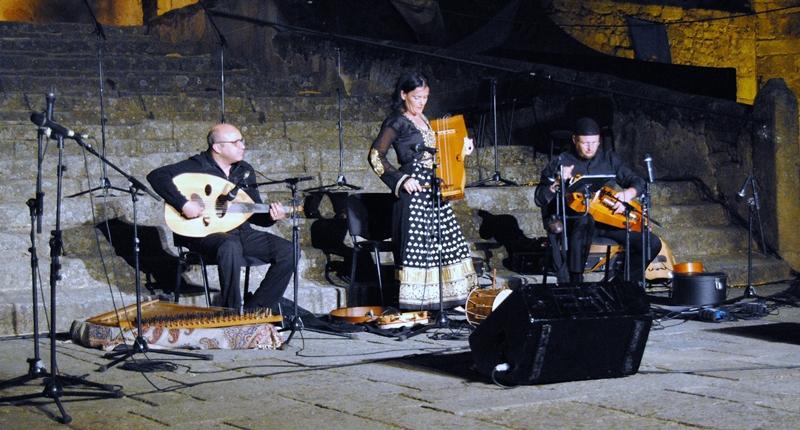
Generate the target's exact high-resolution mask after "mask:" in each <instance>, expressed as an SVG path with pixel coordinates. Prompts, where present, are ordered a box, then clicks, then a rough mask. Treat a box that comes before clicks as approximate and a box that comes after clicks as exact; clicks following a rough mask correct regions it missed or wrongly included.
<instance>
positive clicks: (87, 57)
mask: <svg viewBox="0 0 800 430" xmlns="http://www.w3.org/2000/svg"><path fill="white" fill-rule="evenodd" d="M34 52H35V51H34ZM0 59H2V60H3V61H2V63H0V73H2V74H5V73H9V72H10V73H20V74H22V73H26V72H30V71H40V70H41V71H48V72H49V73H46V74H45V76H46V77H51V76H60V75H61V74H62V73H65V72H66V73H69V72H91V71H95V73H97V67H98V60H97V56H96V53H95V52H92V51H87V52H67V53H63V54H53V53H41V52H36V55H32V53H30V52H24V53H13V52H6V51H2V53H0ZM103 69H104V72H105V71H106V70H107V71H108V73H110V74H115V73H116V74H121V73H126V72H134V73H141V74H144V75H148V74H158V73H160V74H175V73H179V72H191V73H195V72H204V71H212V72H216V73H219V66H218V65H217V66H216V67H215V64H214V58H213V57H212V56H211V55H210V54H206V55H191V56H183V55H170V54H167V55H153V54H148V53H129V54H124V53H123V54H113V53H108V54H106V55H104V56H103ZM109 76H111V75H109Z"/></svg>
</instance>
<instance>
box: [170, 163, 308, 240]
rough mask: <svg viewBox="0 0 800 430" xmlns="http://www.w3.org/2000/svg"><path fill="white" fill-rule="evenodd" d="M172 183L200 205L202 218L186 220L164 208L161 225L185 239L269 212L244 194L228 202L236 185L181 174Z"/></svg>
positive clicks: (299, 208)
mask: <svg viewBox="0 0 800 430" xmlns="http://www.w3.org/2000/svg"><path fill="white" fill-rule="evenodd" d="M172 182H173V183H174V184H175V186H176V187H177V188H178V191H180V192H181V194H183V196H184V197H186V199H188V200H190V201H194V202H198V203H200V205H201V206H202V207H203V212H202V214H201V215H200V216H199V217H197V218H186V217H184V216H183V214H182V213H181V212H180V210H178V209H176V208H173V207H172V206H170V205H168V204H165V205H164V221H166V223H167V227H169V229H170V230H172V231H173V232H174V233H176V234H179V235H181V236H188V237H205V236H208V235H209V234H214V233H225V232H227V231H231V230H233V229H234V228H236V227H238V226H240V225H242V224H244V222H245V221H247V220H248V219H249V218H250V217H251V216H253V214H256V213H266V212H269V204H268V203H255V202H254V201H253V199H251V198H250V196H249V195H247V193H245V192H238V193H236V196H235V197H234V198H233V199H232V200H229V199H228V193H230V192H231V190H233V189H234V188H236V185H234V184H233V183H231V182H229V181H227V180H225V179H223V178H220V177H218V176H214V175H209V174H206V173H182V174H180V175H178V176H175V177H174V178H173V179H172ZM286 209H287V212H288V213H289V214H291V213H292V212H295V211H296V212H302V210H303V207H302V206H288V207H287V208H286Z"/></svg>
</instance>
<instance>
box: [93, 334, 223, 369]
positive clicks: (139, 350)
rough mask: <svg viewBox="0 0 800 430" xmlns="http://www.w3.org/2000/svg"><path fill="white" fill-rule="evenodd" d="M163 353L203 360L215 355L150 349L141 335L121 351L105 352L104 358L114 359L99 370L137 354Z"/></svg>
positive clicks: (108, 367) (210, 358)
mask: <svg viewBox="0 0 800 430" xmlns="http://www.w3.org/2000/svg"><path fill="white" fill-rule="evenodd" d="M146 353H150V354H162V355H174V356H178V357H189V358H199V359H201V360H212V359H214V356H213V355H211V354H200V353H196V352H184V351H167V350H161V349H150V347H149V346H148V345H147V341H146V340H145V339H144V338H143V337H141V336H136V339H134V340H133V345H130V346H129V345H125V348H123V349H122V350H120V351H113V352H109V353H108V354H105V355H104V356H103V357H104V358H109V359H113V360H112V361H111V362H110V363H108V364H104V365H102V366H100V368H99V369H97V370H98V371H99V372H105V371H106V370H108V369H110V368H112V367H114V366H116V365H117V364H119V363H121V362H123V361H125V360H127V359H128V358H131V357H133V356H134V355H136V354H146Z"/></svg>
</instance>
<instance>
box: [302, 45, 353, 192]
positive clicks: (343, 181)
mask: <svg viewBox="0 0 800 430" xmlns="http://www.w3.org/2000/svg"><path fill="white" fill-rule="evenodd" d="M340 51H341V50H340V49H339V48H338V47H337V48H336V71H337V74H338V76H339V77H340V82H339V84H337V85H336V107H337V110H338V112H339V121H338V122H337V123H336V128H337V129H338V130H339V174H338V175H337V176H336V182H335V183H333V184H329V185H322V186H320V187H315V188H308V189H305V190H303V191H306V192H316V191H326V190H329V189H341V188H345V189H351V190H360V189H361V187H359V186H356V185H351V184H348V183H347V178H345V177H344V127H343V125H342V86H341V76H342V62H341V54H340Z"/></svg>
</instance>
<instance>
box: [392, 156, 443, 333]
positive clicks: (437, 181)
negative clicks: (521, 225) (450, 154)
mask: <svg viewBox="0 0 800 430" xmlns="http://www.w3.org/2000/svg"><path fill="white" fill-rule="evenodd" d="M436 156H437V153H436V152H434V153H433V165H432V166H431V170H432V173H431V193H433V198H434V201H435V207H436V218H435V219H436V258H437V266H438V267H437V269H438V272H439V310H438V313H439V315H437V317H436V321H435V322H434V323H433V324H428V325H426V326H423V327H421V328H419V329H417V330H411V331H410V332H408V333H403V334H401V335H400V336H398V339H399V340H406V339H409V338H412V337H414V336H418V335H420V334H422V333H425V332H427V331H429V330H434V329H439V328H447V327H450V319H449V318H448V317H447V313H446V312H445V311H444V280H443V279H442V274H443V272H442V223H441V209H442V193H441V192H440V190H441V183H442V180H441V178H439V177H438V176H436V168H437V167H438V163H437V158H436Z"/></svg>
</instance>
